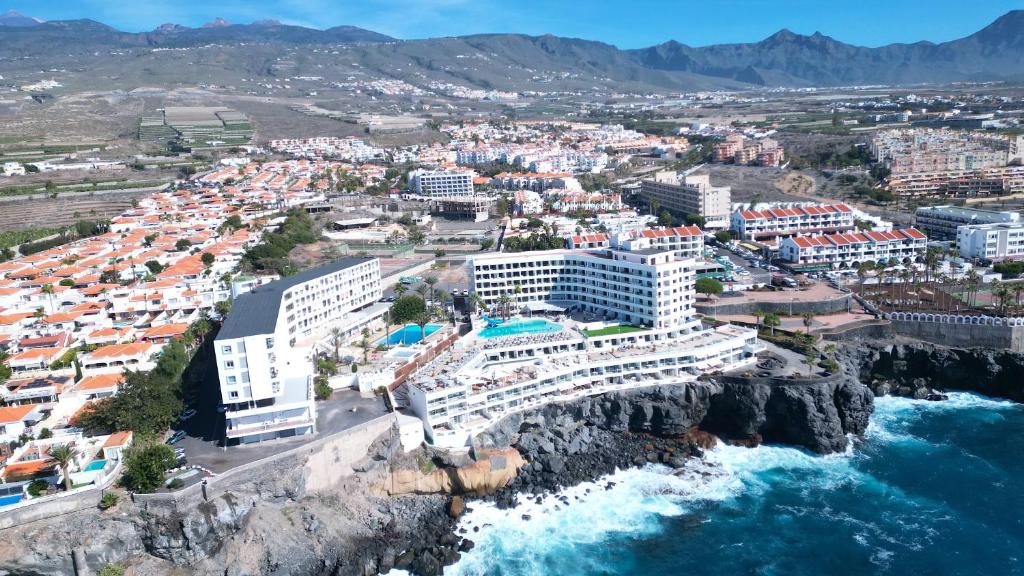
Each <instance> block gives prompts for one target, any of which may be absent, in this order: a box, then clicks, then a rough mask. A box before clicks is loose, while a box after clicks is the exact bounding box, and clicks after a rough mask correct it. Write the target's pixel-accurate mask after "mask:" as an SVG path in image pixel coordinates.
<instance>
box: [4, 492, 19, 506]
mask: <svg viewBox="0 0 1024 576" xmlns="http://www.w3.org/2000/svg"><path fill="white" fill-rule="evenodd" d="M21 498H22V495H21V494H13V495H11V496H0V506H10V505H11V504H17V503H18V502H21Z"/></svg>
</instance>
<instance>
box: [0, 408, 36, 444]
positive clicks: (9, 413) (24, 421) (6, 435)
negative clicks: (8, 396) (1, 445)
mask: <svg viewBox="0 0 1024 576" xmlns="http://www.w3.org/2000/svg"><path fill="white" fill-rule="evenodd" d="M41 417H42V412H41V411H40V407H39V405H37V404H26V405H23V406H0V442H5V443H6V442H13V441H15V440H17V439H18V438H19V437H20V436H21V435H22V434H25V431H26V429H28V428H29V427H30V426H32V425H33V424H35V423H36V422H38V421H39V420H40V418H41Z"/></svg>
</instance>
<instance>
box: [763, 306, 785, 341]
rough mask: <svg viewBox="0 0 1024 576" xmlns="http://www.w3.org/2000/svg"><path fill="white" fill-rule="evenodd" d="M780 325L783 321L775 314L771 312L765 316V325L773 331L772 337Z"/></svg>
mask: <svg viewBox="0 0 1024 576" xmlns="http://www.w3.org/2000/svg"><path fill="white" fill-rule="evenodd" d="M780 324H782V320H781V319H780V318H779V315H778V314H776V313H775V312H769V313H768V314H765V315H764V325H765V326H767V327H768V328H769V329H770V330H771V331H772V336H775V327H776V326H779V325H780Z"/></svg>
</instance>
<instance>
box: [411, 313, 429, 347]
mask: <svg viewBox="0 0 1024 576" xmlns="http://www.w3.org/2000/svg"><path fill="white" fill-rule="evenodd" d="M433 319H434V315H433V314H431V313H430V311H429V310H424V311H423V312H420V313H419V314H417V315H416V317H415V318H413V322H414V323H415V324H416V325H417V326H419V327H420V342H422V341H423V340H426V338H427V324H430V321H431V320H433Z"/></svg>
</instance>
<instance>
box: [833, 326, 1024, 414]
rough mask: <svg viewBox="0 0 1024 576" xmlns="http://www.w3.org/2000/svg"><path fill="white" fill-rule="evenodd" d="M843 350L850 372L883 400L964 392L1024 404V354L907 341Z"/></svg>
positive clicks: (842, 346)
mask: <svg viewBox="0 0 1024 576" xmlns="http://www.w3.org/2000/svg"><path fill="white" fill-rule="evenodd" d="M838 349H839V354H838V360H839V361H840V364H842V366H843V369H844V370H845V372H846V373H847V374H848V375H849V376H850V377H851V378H858V379H859V380H861V381H862V382H866V383H868V385H869V386H870V387H871V388H872V389H873V390H874V391H875V393H876V394H879V395H885V394H894V395H899V396H909V397H917V398H927V397H928V396H929V395H933V394H934V393H935V392H936V391H941V390H964V391H968V392H977V393H979V394H984V395H986V396H993V397H997V398H1006V399H1008V400H1014V401H1016V402H1024V354H1020V353H1016V352H1009V351H1006V350H990V349H986V348H971V349H959V348H947V347H944V346H939V345H936V344H930V343H927V342H921V341H919V340H911V339H904V338H899V339H897V340H896V341H895V342H889V343H882V342H874V341H852V342H844V343H841V344H839V346H838Z"/></svg>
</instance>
